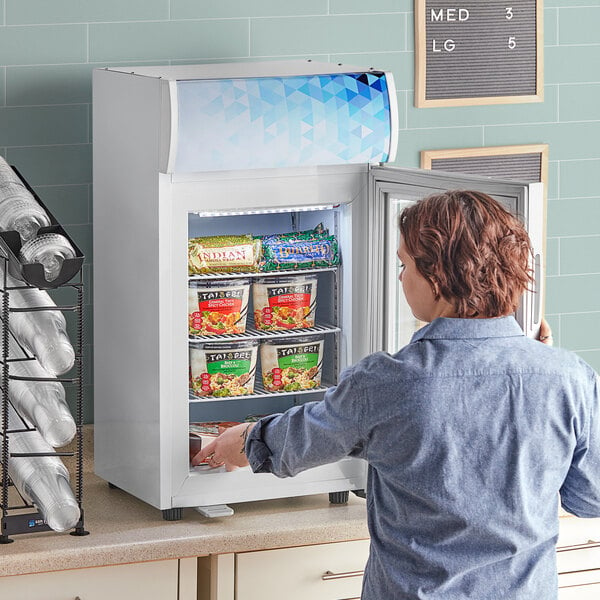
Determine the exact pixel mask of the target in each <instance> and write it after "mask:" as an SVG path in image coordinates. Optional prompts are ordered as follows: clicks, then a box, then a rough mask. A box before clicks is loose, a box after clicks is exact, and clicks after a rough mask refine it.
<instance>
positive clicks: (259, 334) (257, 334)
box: [189, 324, 341, 344]
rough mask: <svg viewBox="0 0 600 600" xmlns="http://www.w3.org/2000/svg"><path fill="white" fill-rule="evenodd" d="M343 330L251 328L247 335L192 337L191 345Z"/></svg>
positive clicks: (323, 327)
mask: <svg viewBox="0 0 600 600" xmlns="http://www.w3.org/2000/svg"><path fill="white" fill-rule="evenodd" d="M340 331H341V329H340V328H339V327H336V326H335V325H330V324H321V325H315V327H304V328H303V329H283V330H277V331H262V330H260V329H255V328H254V327H249V328H247V329H246V332H245V333H227V334H219V335H205V336H192V335H191V336H190V337H189V342H190V344H194V343H199V342H202V343H207V342H210V343H219V342H227V341H238V340H270V339H282V338H290V337H303V336H306V335H315V334H319V333H322V334H329V333H339V332H340Z"/></svg>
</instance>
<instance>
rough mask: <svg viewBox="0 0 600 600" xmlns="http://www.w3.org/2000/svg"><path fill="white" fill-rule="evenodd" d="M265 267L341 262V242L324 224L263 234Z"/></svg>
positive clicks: (304, 265) (263, 268) (277, 268)
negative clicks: (304, 228) (289, 231)
mask: <svg viewBox="0 0 600 600" xmlns="http://www.w3.org/2000/svg"><path fill="white" fill-rule="evenodd" d="M260 239H261V242H262V259H261V261H260V270H261V271H283V270H289V269H311V268H315V267H329V266H332V265H337V264H339V262H340V256H339V249H338V242H337V239H336V237H335V236H333V235H329V232H328V230H327V229H325V228H324V227H323V225H317V227H315V228H314V229H311V230H308V231H298V232H291V233H281V234H278V235H267V236H263V237H262V238H260Z"/></svg>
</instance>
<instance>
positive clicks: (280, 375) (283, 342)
mask: <svg viewBox="0 0 600 600" xmlns="http://www.w3.org/2000/svg"><path fill="white" fill-rule="evenodd" d="M323 344H324V338H323V336H318V335H317V336H305V337H299V338H288V339H280V340H277V341H275V340H274V341H268V342H265V343H263V344H262V345H261V347H260V360H261V365H262V378H263V386H264V388H265V389H266V390H268V391H270V392H277V391H284V392H294V391H299V390H310V389H313V388H316V387H319V386H320V385H321V370H322V365H323Z"/></svg>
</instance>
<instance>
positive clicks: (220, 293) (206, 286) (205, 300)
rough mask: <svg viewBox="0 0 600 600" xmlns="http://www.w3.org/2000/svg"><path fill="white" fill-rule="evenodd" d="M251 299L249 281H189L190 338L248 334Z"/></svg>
mask: <svg viewBox="0 0 600 600" xmlns="http://www.w3.org/2000/svg"><path fill="white" fill-rule="evenodd" d="M249 295H250V280H249V279H232V280H223V281H199V280H192V281H190V283H189V288H188V307H189V309H188V323H189V333H190V335H192V336H212V335H223V334H231V333H245V331H246V317H247V315H248V297H249Z"/></svg>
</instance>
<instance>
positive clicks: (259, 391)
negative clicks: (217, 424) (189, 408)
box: [189, 380, 335, 404]
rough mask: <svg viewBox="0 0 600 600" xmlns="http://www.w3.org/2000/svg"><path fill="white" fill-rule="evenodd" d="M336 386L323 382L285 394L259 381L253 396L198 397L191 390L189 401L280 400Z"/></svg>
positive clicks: (323, 390)
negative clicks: (284, 397)
mask: <svg viewBox="0 0 600 600" xmlns="http://www.w3.org/2000/svg"><path fill="white" fill-rule="evenodd" d="M334 385H335V384H334V383H330V382H327V381H323V382H321V385H319V386H317V387H314V388H311V389H309V390H294V391H290V392H285V391H284V392H270V391H268V390H265V388H264V387H263V385H262V383H260V382H259V381H258V380H257V381H256V383H255V385H254V393H253V394H246V395H243V396H222V397H215V396H196V395H194V393H193V392H192V390H190V391H189V400H190V403H195V404H196V403H206V402H220V401H231V400H253V399H256V398H279V397H283V396H297V395H299V394H303V395H304V394H314V393H316V392H325V391H326V390H328V389H329V388H330V387H333V386H334Z"/></svg>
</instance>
